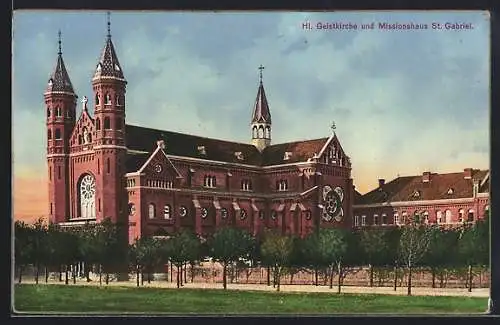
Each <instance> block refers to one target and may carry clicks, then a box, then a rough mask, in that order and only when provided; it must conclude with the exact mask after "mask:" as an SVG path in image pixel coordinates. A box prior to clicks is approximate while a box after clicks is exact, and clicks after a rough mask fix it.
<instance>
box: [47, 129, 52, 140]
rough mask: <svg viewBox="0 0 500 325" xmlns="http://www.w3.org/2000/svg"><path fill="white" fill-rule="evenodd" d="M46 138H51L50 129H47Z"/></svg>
mask: <svg viewBox="0 0 500 325" xmlns="http://www.w3.org/2000/svg"><path fill="white" fill-rule="evenodd" d="M47 139H49V140H52V131H51V130H47Z"/></svg>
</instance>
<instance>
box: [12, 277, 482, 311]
mask: <svg viewBox="0 0 500 325" xmlns="http://www.w3.org/2000/svg"><path fill="white" fill-rule="evenodd" d="M486 305H487V298H472V297H439V296H438V297H433V296H411V297H407V296H395V295H373V294H366V295H360V294H340V295H338V294H336V293H277V292H260V291H239V290H230V291H224V290H217V289H215V290H214V289H185V288H183V289H167V288H134V287H117V286H113V287H105V286H103V287H94V286H64V285H33V284H17V285H16V286H15V291H14V307H15V308H14V309H15V311H16V312H37V313H40V312H42V313H46V312H56V313H61V312H73V313H89V312H90V313H120V314H123V313H148V314H152V313H174V314H226V315H227V314H288V315H292V314H349V313H356V314H374V313H376V314H379V313H385V314H447V313H454V314H457V313H459V314H473V313H482V312H484V311H485V309H486Z"/></svg>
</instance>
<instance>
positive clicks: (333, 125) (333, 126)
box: [330, 121, 337, 133]
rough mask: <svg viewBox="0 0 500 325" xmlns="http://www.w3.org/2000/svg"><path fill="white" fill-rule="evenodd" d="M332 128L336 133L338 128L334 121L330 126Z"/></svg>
mask: <svg viewBox="0 0 500 325" xmlns="http://www.w3.org/2000/svg"><path fill="white" fill-rule="evenodd" d="M330 128H331V129H332V133H335V129H337V126H336V125H335V122H334V121H333V122H332V125H331V126H330Z"/></svg>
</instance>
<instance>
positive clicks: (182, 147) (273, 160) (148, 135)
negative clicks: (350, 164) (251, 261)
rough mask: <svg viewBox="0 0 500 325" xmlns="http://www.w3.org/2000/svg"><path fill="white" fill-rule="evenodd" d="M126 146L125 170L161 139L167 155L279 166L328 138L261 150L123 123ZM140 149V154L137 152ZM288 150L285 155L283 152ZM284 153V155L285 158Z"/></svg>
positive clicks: (304, 158) (298, 159)
mask: <svg viewBox="0 0 500 325" xmlns="http://www.w3.org/2000/svg"><path fill="white" fill-rule="evenodd" d="M125 133H126V137H127V139H126V143H127V148H128V149H129V152H130V154H129V159H128V161H127V172H134V171H137V170H138V169H139V168H140V167H141V166H142V164H144V163H145V162H146V160H147V159H148V158H149V156H150V154H151V153H152V152H153V151H154V150H155V149H156V147H157V144H156V142H157V141H158V140H164V142H165V152H166V153H167V154H168V155H172V156H180V157H187V158H198V159H206V160H213V161H219V162H226V163H238V164H246V165H253V166H269V165H280V164H288V163H295V162H303V161H307V160H308V159H309V158H312V157H313V156H314V154H317V153H319V151H320V150H321V148H322V147H323V146H324V144H325V142H326V141H327V140H328V138H321V139H315V140H305V141H295V142H289V143H281V144H275V145H272V146H269V147H267V148H265V149H264V151H263V152H262V153H260V152H259V150H257V148H256V147H255V146H254V145H252V144H246V143H238V142H231V141H225V140H218V139H211V138H206V137H201V136H196V135H191V134H184V133H177V132H171V131H165V130H157V129H150V128H145V127H140V126H135V125H126V129H125ZM141 152H142V153H141ZM287 152H288V153H289V155H286V154H285V153H287ZM285 156H287V157H285Z"/></svg>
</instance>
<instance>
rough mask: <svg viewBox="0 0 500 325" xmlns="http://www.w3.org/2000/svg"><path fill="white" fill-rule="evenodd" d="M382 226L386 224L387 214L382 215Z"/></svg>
mask: <svg viewBox="0 0 500 325" xmlns="http://www.w3.org/2000/svg"><path fill="white" fill-rule="evenodd" d="M382 224H383V225H386V224H387V214H385V213H382Z"/></svg>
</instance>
